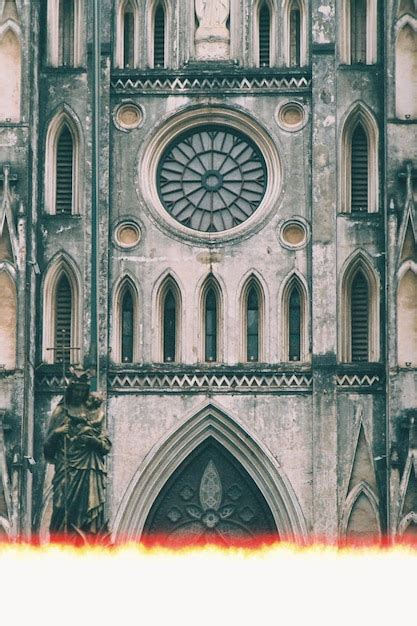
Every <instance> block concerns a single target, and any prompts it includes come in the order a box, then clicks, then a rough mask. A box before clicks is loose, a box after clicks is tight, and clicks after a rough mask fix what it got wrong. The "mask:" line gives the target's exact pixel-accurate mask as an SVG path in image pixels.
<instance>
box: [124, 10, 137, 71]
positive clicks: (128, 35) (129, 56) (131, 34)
mask: <svg viewBox="0 0 417 626" xmlns="http://www.w3.org/2000/svg"><path fill="white" fill-rule="evenodd" d="M134 65H135V13H134V8H133V6H132V3H131V2H127V3H126V5H125V7H124V9H123V67H134Z"/></svg>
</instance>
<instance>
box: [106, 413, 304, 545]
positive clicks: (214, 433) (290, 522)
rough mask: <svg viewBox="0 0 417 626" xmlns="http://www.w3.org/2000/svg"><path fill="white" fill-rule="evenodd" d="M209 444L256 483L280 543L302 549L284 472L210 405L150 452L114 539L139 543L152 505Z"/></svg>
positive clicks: (298, 515)
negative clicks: (203, 445)
mask: <svg viewBox="0 0 417 626" xmlns="http://www.w3.org/2000/svg"><path fill="white" fill-rule="evenodd" d="M210 439H213V440H215V442H216V445H220V446H222V447H221V448H220V450H223V448H224V449H225V450H226V451H227V452H228V453H229V455H231V456H232V457H233V459H234V460H233V461H232V462H234V463H235V464H236V463H237V467H240V466H242V468H243V469H244V470H245V471H246V472H247V474H248V475H249V476H250V477H251V479H252V480H253V481H254V482H255V484H256V486H257V488H258V489H259V491H260V492H261V494H262V496H263V498H264V499H265V501H266V502H267V505H268V507H269V509H270V510H271V512H272V516H273V520H274V524H275V526H276V529H277V531H278V533H279V535H280V537H281V539H284V538H286V539H288V540H291V541H296V542H298V543H304V538H305V536H306V532H307V531H306V524H305V520H304V516H303V513H302V511H301V508H300V505H299V503H298V500H297V497H296V495H295V492H294V490H293V488H292V486H291V484H290V482H289V481H288V478H287V477H286V475H285V473H284V472H283V471H282V468H280V466H279V464H278V462H277V461H276V459H275V458H274V457H273V456H272V455H271V453H270V452H269V451H268V449H267V448H265V447H263V446H262V444H261V443H260V442H258V441H257V440H256V438H255V437H254V436H253V435H252V434H251V433H250V432H249V431H248V430H247V429H246V427H244V426H243V424H241V423H240V422H239V421H237V420H236V419H235V418H232V417H230V416H229V415H228V414H226V413H225V412H224V411H223V410H221V409H220V408H218V407H216V406H214V405H213V404H208V405H205V406H203V407H201V409H200V410H198V411H197V412H196V413H193V415H191V416H189V417H187V418H186V419H185V420H184V421H183V422H181V424H180V425H179V426H176V427H175V428H173V429H172V430H171V431H170V432H168V433H167V434H166V436H165V437H164V438H163V440H162V441H160V442H159V443H158V444H157V445H156V446H155V447H154V448H153V449H152V450H151V451H150V452H149V454H148V455H147V457H146V458H145V459H144V461H143V463H142V464H141V465H140V466H139V467H138V469H137V471H136V473H135V475H134V476H133V477H132V479H131V482H130V484H129V485H128V488H127V489H126V492H125V494H124V496H123V498H122V501H121V504H120V507H119V510H118V512H117V514H116V518H115V520H114V523H113V536H114V538H115V539H125V540H132V539H139V538H140V537H141V535H142V532H143V529H144V526H145V524H146V523H148V517H149V514H150V511H151V510H152V507H153V504H154V502H155V501H156V499H157V498H158V496H159V494H161V493H162V492H163V489H164V487H165V485H166V484H167V481H168V480H170V477H171V476H172V477H174V476H175V475H176V470H177V469H178V468H180V467H181V464H182V463H183V462H185V464H186V463H187V459H192V458H193V457H192V456H190V455H192V454H194V451H195V450H197V451H198V449H199V446H200V444H204V443H205V442H206V441H207V442H209V441H210ZM197 454H198V452H197ZM228 458H229V459H230V456H228ZM209 460H210V459H209ZM207 464H208V463H206V465H205V466H204V469H203V474H204V471H205V468H206V467H207ZM202 465H203V463H202ZM217 471H218V470H217ZM203 474H201V476H200V481H201V478H202V477H203ZM233 484H234V483H233ZM199 485H200V483H199ZM199 488H200V486H199ZM229 488H231V486H230V487H228V488H227V489H229ZM229 496H230V494H229ZM232 500H233V498H232ZM219 506H220V505H219Z"/></svg>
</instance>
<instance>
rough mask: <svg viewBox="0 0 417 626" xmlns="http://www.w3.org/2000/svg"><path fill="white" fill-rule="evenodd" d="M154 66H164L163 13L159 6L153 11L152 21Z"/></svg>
mask: <svg viewBox="0 0 417 626" xmlns="http://www.w3.org/2000/svg"><path fill="white" fill-rule="evenodd" d="M153 45H154V57H153V64H154V67H164V66H165V14H164V9H163V8H162V7H161V6H159V7H158V8H157V9H156V11H155V23H154V38H153Z"/></svg>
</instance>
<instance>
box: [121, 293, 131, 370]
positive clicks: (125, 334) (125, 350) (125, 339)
mask: <svg viewBox="0 0 417 626" xmlns="http://www.w3.org/2000/svg"><path fill="white" fill-rule="evenodd" d="M121 322H122V362H123V363H133V298H132V294H131V293H130V289H126V291H125V293H124V295H123V299H122V319H121Z"/></svg>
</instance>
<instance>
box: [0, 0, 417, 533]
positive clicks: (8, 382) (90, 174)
mask: <svg viewBox="0 0 417 626" xmlns="http://www.w3.org/2000/svg"><path fill="white" fill-rule="evenodd" d="M0 15H1V21H0V137H1V141H0V155H1V162H0V168H1V172H0V174H1V181H0V182H1V189H0V532H1V533H2V534H3V535H6V536H8V537H10V538H13V537H18V536H29V535H30V534H32V535H36V536H37V535H40V537H41V539H42V540H45V541H46V540H47V539H48V528H49V520H50V517H51V509H52V483H51V479H52V476H53V471H54V468H53V465H49V464H47V463H46V462H45V459H44V456H43V443H44V439H45V433H46V429H47V424H48V421H49V419H50V416H51V414H52V412H53V410H54V408H55V407H56V405H57V403H58V402H59V401H60V399H61V398H62V395H63V390H64V388H65V381H66V379H67V377H68V372H69V367H70V366H71V364H76V363H82V364H83V365H84V366H85V367H88V368H89V369H90V371H91V372H92V375H93V379H92V383H93V386H94V388H95V389H96V390H97V391H99V392H100V393H101V394H102V395H103V397H104V406H105V412H106V422H107V428H108V432H109V437H110V440H111V441H112V449H111V452H110V454H109V456H108V462H107V471H108V486H107V502H106V506H107V516H108V518H109V521H110V527H111V530H112V533H113V536H114V537H115V538H116V539H117V538H126V537H128V538H140V537H141V536H142V535H143V533H150V534H152V533H164V534H168V535H170V536H172V537H175V536H176V535H177V534H180V533H191V534H192V535H193V536H197V537H200V536H205V535H207V534H209V535H210V534H215V535H216V537H217V536H218V537H220V538H221V539H222V540H224V541H225V542H226V543H227V542H228V541H229V540H230V538H231V537H244V538H250V537H253V536H255V535H256V534H259V533H261V534H269V533H273V534H276V533H278V534H279V535H280V536H281V537H285V538H290V539H293V540H295V541H297V542H300V543H302V542H304V541H306V540H307V539H308V538H310V537H318V538H331V539H336V538H340V539H341V540H343V539H345V538H346V537H356V538H358V537H359V538H362V537H365V538H367V537H368V538H369V537H374V538H375V537H376V538H378V537H382V536H383V535H389V536H390V537H391V538H393V539H394V540H395V538H397V537H401V536H407V535H410V534H411V535H412V534H413V533H414V534H415V533H416V530H417V431H416V428H417V243H416V237H417V208H416V207H417V205H416V193H417V190H416V184H417V183H416V180H417V3H416V2H415V1H414V0H389V1H387V2H381V1H380V0H379V1H378V0H322V1H318V0H311V1H309V2H307V1H306V0H282V1H281V0H208V1H204V0H102V1H101V2H98V1H97V0H91V1H87V0H44V1H40V0H2V1H1V2H0Z"/></svg>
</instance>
